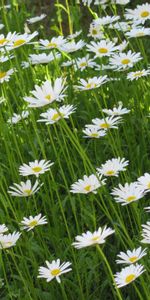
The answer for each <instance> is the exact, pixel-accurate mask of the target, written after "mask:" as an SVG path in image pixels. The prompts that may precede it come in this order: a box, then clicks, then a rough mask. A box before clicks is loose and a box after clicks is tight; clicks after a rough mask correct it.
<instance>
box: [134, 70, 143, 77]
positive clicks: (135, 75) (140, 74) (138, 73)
mask: <svg viewBox="0 0 150 300" xmlns="http://www.w3.org/2000/svg"><path fill="white" fill-rule="evenodd" d="M142 75H143V72H142V71H141V72H136V73H135V74H134V77H138V76H142Z"/></svg>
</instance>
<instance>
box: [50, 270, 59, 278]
mask: <svg viewBox="0 0 150 300" xmlns="http://www.w3.org/2000/svg"><path fill="white" fill-rule="evenodd" d="M50 273H51V275H52V276H57V275H59V274H60V273H61V271H60V270H59V269H54V270H52V271H50Z"/></svg>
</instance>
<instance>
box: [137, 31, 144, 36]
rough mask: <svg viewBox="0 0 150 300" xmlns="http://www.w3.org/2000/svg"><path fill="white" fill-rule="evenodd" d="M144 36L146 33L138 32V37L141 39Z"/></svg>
mask: <svg viewBox="0 0 150 300" xmlns="http://www.w3.org/2000/svg"><path fill="white" fill-rule="evenodd" d="M143 35H144V32H142V31H141V32H138V33H137V34H136V36H139V37H140V36H143Z"/></svg>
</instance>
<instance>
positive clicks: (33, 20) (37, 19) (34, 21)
mask: <svg viewBox="0 0 150 300" xmlns="http://www.w3.org/2000/svg"><path fill="white" fill-rule="evenodd" d="M45 17H46V14H41V15H40V16H36V17H33V18H30V19H27V22H28V23H29V24H33V23H36V22H39V21H41V20H43V19H44V18H45Z"/></svg>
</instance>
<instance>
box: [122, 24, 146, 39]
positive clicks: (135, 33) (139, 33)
mask: <svg viewBox="0 0 150 300" xmlns="http://www.w3.org/2000/svg"><path fill="white" fill-rule="evenodd" d="M125 35H126V36H127V37H128V38H133V37H137V38H138V37H143V36H145V35H150V28H145V27H137V28H136V27H135V28H132V29H131V30H130V31H129V32H126V34H125Z"/></svg>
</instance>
